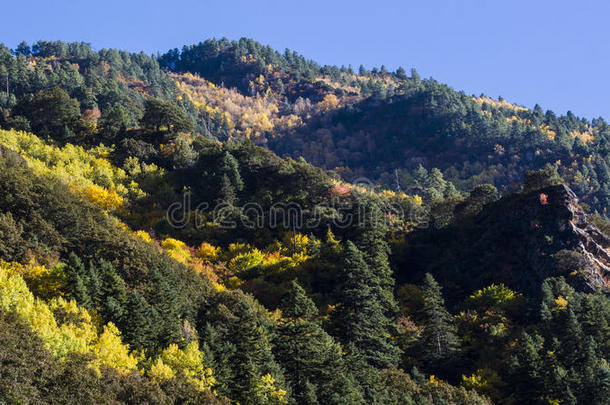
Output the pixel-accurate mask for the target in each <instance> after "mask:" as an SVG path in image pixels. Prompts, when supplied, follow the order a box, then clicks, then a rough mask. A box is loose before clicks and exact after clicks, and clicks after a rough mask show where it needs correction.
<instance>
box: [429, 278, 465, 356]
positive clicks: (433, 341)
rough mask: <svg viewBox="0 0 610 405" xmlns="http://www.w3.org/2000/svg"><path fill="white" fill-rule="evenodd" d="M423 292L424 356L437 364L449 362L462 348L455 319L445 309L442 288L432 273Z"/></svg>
mask: <svg viewBox="0 0 610 405" xmlns="http://www.w3.org/2000/svg"><path fill="white" fill-rule="evenodd" d="M422 290H423V293H424V309H423V313H424V316H425V323H424V330H423V332H422V336H421V342H422V346H423V350H424V355H425V357H426V358H428V359H429V360H431V361H435V362H436V361H439V360H447V359H449V358H451V357H452V356H454V355H455V354H456V353H457V352H458V351H459V348H460V341H459V338H458V336H457V334H456V332H457V330H456V326H455V323H454V320H453V317H452V316H451V314H450V313H449V312H448V311H447V309H446V308H445V301H444V300H443V297H442V294H441V286H440V285H439V284H438V283H437V282H436V280H435V279H434V277H432V275H431V274H430V273H426V276H425V278H424V285H423V287H422Z"/></svg>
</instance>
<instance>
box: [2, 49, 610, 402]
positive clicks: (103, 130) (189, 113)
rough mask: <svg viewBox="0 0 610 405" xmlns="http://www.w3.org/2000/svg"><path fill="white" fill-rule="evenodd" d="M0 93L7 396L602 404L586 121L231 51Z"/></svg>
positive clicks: (175, 54)
mask: <svg viewBox="0 0 610 405" xmlns="http://www.w3.org/2000/svg"><path fill="white" fill-rule="evenodd" d="M3 78H5V79H7V82H8V91H7V92H4V93H3V95H2V98H0V107H1V108H2V111H1V112H2V114H1V115H0V127H2V128H3V129H0V190H2V193H0V323H1V324H2V325H0V326H1V327H0V331H2V333H0V348H1V349H0V359H1V360H2V362H3V363H2V364H3V366H2V367H1V368H0V399H1V400H3V401H6V402H8V403H71V402H72V403H73V402H84V403H87V402H89V403H133V404H136V403H138V404H139V403H159V404H165V403H241V404H292V403H295V404H439V405H440V404H490V403H498V404H517V403H535V404H559V403H566V404H570V403H571V404H576V403H585V402H586V403H592V404H606V403H607V398H608V397H609V396H610V368H609V366H608V359H609V358H610V345H609V344H608V342H610V328H609V327H608V325H609V324H610V301H609V300H608V297H607V295H605V294H604V293H605V292H607V287H608V273H607V270H608V269H607V264H608V253H607V251H606V248H607V247H608V237H607V236H606V235H608V231H609V230H610V225H609V223H608V222H607V218H606V217H605V215H604V214H605V210H604V209H603V208H604V206H605V203H604V202H603V200H601V199H600V196H602V194H603V193H602V190H603V187H604V185H605V184H606V183H605V182H604V180H603V179H602V177H603V176H604V173H603V170H602V169H601V168H603V164H604V162H605V158H604V156H605V146H604V145H605V142H606V141H605V139H606V138H605V137H606V126H605V123H604V122H603V121H602V120H595V121H594V122H586V121H584V120H580V119H577V118H576V117H573V116H572V115H567V116H566V117H559V118H557V117H554V115H553V114H552V113H549V112H547V113H544V114H543V113H542V112H541V111H539V109H535V110H531V111H530V110H528V109H525V108H523V107H519V106H516V105H513V104H509V103H506V102H504V101H494V100H491V99H488V98H485V97H476V98H475V97H471V96H467V95H465V94H462V93H457V92H455V91H453V90H452V89H450V88H449V87H447V86H444V85H440V84H438V83H436V82H435V81H433V80H431V79H426V80H422V79H421V78H419V76H418V75H417V72H415V71H412V72H411V74H410V76H407V75H406V73H405V72H404V70H403V69H399V70H397V71H396V72H394V73H390V72H387V70H386V69H385V68H383V67H382V68H380V69H374V70H372V71H370V72H369V71H367V70H366V69H364V68H361V69H359V71H358V72H354V71H353V70H352V69H351V68H338V67H328V66H319V65H318V64H316V63H315V62H312V61H308V60H306V59H305V58H303V57H301V56H299V55H297V54H295V53H293V52H290V51H287V52H284V53H283V54H280V53H278V52H276V51H274V50H273V49H271V48H269V47H264V46H262V45H260V44H258V43H256V42H255V41H252V40H247V39H243V40H240V41H234V42H230V41H227V40H209V41H206V42H205V43H202V44H199V45H196V46H190V47H185V48H183V50H182V51H178V50H174V51H170V52H168V53H167V54H165V55H160V56H158V57H149V56H146V55H143V54H130V53H127V52H122V51H116V50H102V51H99V52H95V51H93V50H91V48H90V47H89V46H88V45H87V44H83V43H72V44H65V43H61V42H45V41H40V42H39V43H37V44H35V45H34V46H32V47H30V46H28V45H27V44H25V43H24V44H21V45H19V46H18V47H17V48H16V49H15V50H9V49H8V48H5V47H2V48H1V49H0V80H1V79H3ZM566 131H567V132H566ZM560 140H561V142H560ZM568 144H569V145H568ZM581 144H582V145H584V146H581ZM257 145H258V146H257ZM568 146H569V147H568ZM490 148H491V149H490ZM270 149H271V150H274V151H278V152H281V153H283V154H285V155H290V156H292V157H293V158H290V157H284V158H282V157H280V156H278V155H276V154H275V153H274V152H272V151H271V150H270ZM491 150H493V153H492V152H490V151H491ZM302 157H305V158H306V160H304V159H302ZM559 158H561V159H562V161H561V162H558V161H557V160H559ZM307 161H310V162H312V163H315V164H316V165H318V166H322V167H323V168H326V169H334V170H330V171H327V170H324V169H323V168H319V167H316V165H312V164H310V163H307ZM566 162H569V165H568V164H567V163H566ZM547 163H552V164H547ZM452 167H453V168H452ZM531 169H540V170H531ZM585 171H586V175H585V174H584V172H585ZM598 172H599V173H598ZM579 173H580V174H579ZM560 174H561V175H562V177H563V178H562V177H561V176H560ZM357 175H367V176H369V177H371V178H373V179H374V180H378V181H379V184H380V185H379V184H375V182H365V183H363V182H358V183H354V184H350V183H348V182H346V181H345V180H346V179H347V180H351V179H353V178H354V177H355V176H357ZM579 176H582V179H581V180H582V181H580V180H578V179H580V177H579ZM596 176H599V177H596ZM596 179H597V180H596ZM596 181H597V186H599V187H597V188H596V186H595V182H596ZM566 182H567V183H568V184H569V185H570V186H571V187H573V188H574V191H575V192H576V194H578V197H580V198H582V199H583V200H584V201H585V202H588V203H590V207H592V208H593V209H595V210H597V211H598V213H594V212H592V211H593V210H588V208H589V207H587V206H586V204H582V203H580V202H579V200H578V198H577V197H576V195H575V194H574V193H573V192H572V191H571V189H570V188H569V187H567V186H565V185H563V184H565V183H566ZM485 183H495V185H494V184H485ZM521 183H523V185H522V186H521ZM388 185H389V186H391V188H393V190H389V189H387V187H385V188H384V186H388ZM496 186H505V187H503V188H502V193H501V194H502V195H501V196H500V195H499V193H498V189H497V187H496ZM398 188H399V189H398ZM596 199H597V200H596ZM587 210H588V211H587Z"/></svg>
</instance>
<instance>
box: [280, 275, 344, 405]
mask: <svg viewBox="0 0 610 405" xmlns="http://www.w3.org/2000/svg"><path fill="white" fill-rule="evenodd" d="M280 308H281V310H282V315H283V317H284V318H282V322H280V324H279V325H278V332H277V337H276V339H275V349H274V354H275V357H276V359H277V361H279V362H280V364H281V365H282V366H283V368H284V370H285V375H286V379H287V381H288V383H289V384H290V386H291V388H292V392H293V396H294V398H295V400H296V401H297V403H303V404H305V403H311V404H315V403H318V401H319V403H322V404H332V403H335V402H334V400H333V395H336V394H339V396H340V397H350V396H352V395H353V393H352V392H351V391H353V389H354V388H353V387H350V386H349V385H345V384H343V381H342V380H339V377H341V376H343V375H344V374H345V373H347V370H346V368H345V365H344V362H343V357H342V353H341V349H340V347H339V346H338V345H337V344H336V343H335V341H334V339H333V338H332V337H331V336H330V335H328V334H327V333H326V332H325V331H324V329H322V327H321V326H320V325H319V324H318V323H317V322H316V321H315V320H314V319H313V318H314V317H315V316H316V315H317V309H316V306H315V304H314V303H313V301H311V299H309V298H308V297H307V294H306V293H305V290H303V288H302V287H301V286H300V285H299V284H298V283H296V282H295V281H293V282H292V288H291V290H290V292H289V293H288V294H287V295H286V297H284V299H283V300H282V302H281V305H280Z"/></svg>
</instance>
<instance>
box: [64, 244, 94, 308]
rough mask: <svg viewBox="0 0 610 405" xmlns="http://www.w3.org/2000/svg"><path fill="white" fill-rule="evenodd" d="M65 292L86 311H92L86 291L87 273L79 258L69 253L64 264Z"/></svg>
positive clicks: (89, 297)
mask: <svg viewBox="0 0 610 405" xmlns="http://www.w3.org/2000/svg"><path fill="white" fill-rule="evenodd" d="M65 272H66V276H67V281H68V286H67V290H68V293H69V294H70V296H71V297H72V298H74V299H75V300H76V302H78V303H79V304H80V305H82V306H84V307H85V308H87V309H93V307H92V300H91V296H90V295H89V291H88V289H87V279H88V277H87V271H86V269H85V265H84V264H83V262H82V261H81V260H80V258H79V257H78V256H77V255H76V254H74V253H73V252H72V253H70V256H68V260H67V263H66V269H65Z"/></svg>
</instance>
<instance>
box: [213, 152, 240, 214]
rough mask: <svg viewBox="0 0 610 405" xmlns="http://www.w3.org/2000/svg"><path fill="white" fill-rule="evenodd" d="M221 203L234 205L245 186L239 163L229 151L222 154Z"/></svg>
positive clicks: (220, 173)
mask: <svg viewBox="0 0 610 405" xmlns="http://www.w3.org/2000/svg"><path fill="white" fill-rule="evenodd" d="M219 175H220V179H219V181H220V185H219V190H220V193H219V199H218V202H219V203H225V204H229V205H234V204H235V201H236V200H237V193H238V192H240V191H241V190H242V189H243V188H244V182H243V180H242V178H241V175H240V174H239V164H238V163H237V160H236V159H235V157H233V155H232V154H231V153H230V152H229V151H225V152H224V153H223V155H222V158H221V161H220V168H219Z"/></svg>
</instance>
